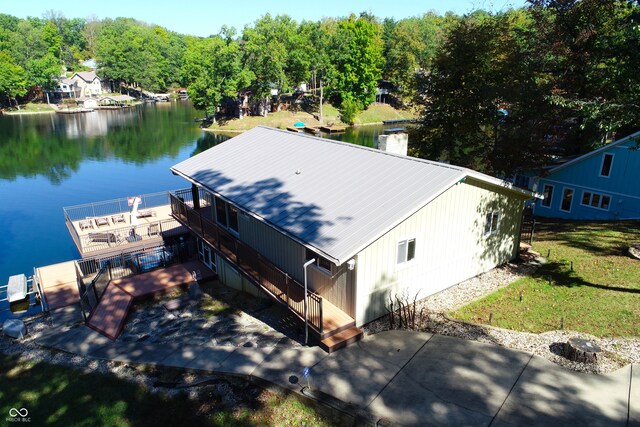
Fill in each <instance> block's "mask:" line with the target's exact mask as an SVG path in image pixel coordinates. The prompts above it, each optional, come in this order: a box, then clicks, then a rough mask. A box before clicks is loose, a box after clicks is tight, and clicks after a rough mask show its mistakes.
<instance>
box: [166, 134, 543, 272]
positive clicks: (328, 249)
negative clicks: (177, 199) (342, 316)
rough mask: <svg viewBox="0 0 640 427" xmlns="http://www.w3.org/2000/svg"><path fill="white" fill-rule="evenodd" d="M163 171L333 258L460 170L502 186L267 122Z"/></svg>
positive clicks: (363, 242)
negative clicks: (177, 176)
mask: <svg viewBox="0 0 640 427" xmlns="http://www.w3.org/2000/svg"><path fill="white" fill-rule="evenodd" d="M171 170H172V171H173V172H175V173H177V174H178V175H181V176H183V177H184V178H187V179H188V180H190V181H191V182H194V183H195V184H197V185H200V186H203V187H205V188H206V189H208V190H210V191H212V192H214V193H217V194H218V195H221V196H222V197H223V198H224V199H226V200H228V201H230V202H232V203H233V204H235V205H237V206H239V207H240V208H241V209H242V210H244V211H247V212H248V213H249V214H251V215H254V216H255V217H256V218H258V219H260V220H263V221H265V222H267V223H268V224H269V225H271V226H272V227H274V228H276V229H278V230H280V231H281V232H283V233H285V234H287V235H289V236H290V237H292V238H294V239H295V240H297V241H299V242H300V243H302V244H304V245H306V246H308V247H312V248H314V249H315V250H316V251H318V252H319V253H320V254H321V255H323V256H326V257H327V258H329V259H331V260H333V261H334V262H336V263H337V265H341V264H342V263H344V262H346V261H347V260H348V259H349V258H351V257H353V256H354V255H355V254H357V253H358V252H359V251H361V250H362V249H363V248H365V247H366V246H368V245H369V244H371V243H372V242H373V241H375V240H377V239H378V238H379V237H380V236H382V235H383V234H384V233H386V232H387V231H389V230H390V229H391V228H393V227H394V226H396V225H397V224H399V223H400V222H402V221H403V220H404V219H406V218H407V217H409V216H410V215H411V214H413V213H414V212H416V211H417V210H418V209H420V208H421V207H423V206H424V205H426V204H427V203H428V202H429V201H431V200H432V199H434V198H435V197H437V196H438V195H439V194H441V193H442V192H444V191H445V190H447V189H448V188H449V187H451V186H452V185H454V184H455V183H457V182H458V181H460V180H462V179H463V178H465V177H467V176H471V177H473V178H475V179H479V180H481V181H484V182H488V183H491V184H494V185H498V186H503V187H507V188H510V187H509V185H508V184H505V183H504V182H503V181H501V180H498V179H495V178H491V177H489V176H486V175H483V174H479V173H477V172H473V171H471V170H469V169H465V168H461V167H457V166H451V165H447V164H442V163H437V162H431V161H426V160H421V159H416V158H413V157H406V156H398V155H394V154H388V153H384V152H381V151H378V150H374V149H370V148H366V147H361V146H358V145H354V144H348V143H342V142H337V141H333V140H329V139H322V138H317V137H312V136H308V135H304V134H297V133H293V132H288V131H283V130H278V129H272V128H267V127H256V128H254V129H252V130H250V131H247V132H245V133H243V134H241V135H238V136H236V137H234V138H232V139H230V140H228V141H226V142H224V143H222V144H220V145H217V146H215V147H213V148H210V149H209V150H207V151H205V152H203V153H200V154H198V155H196V156H194V157H192V158H190V159H187V160H185V161H183V162H181V163H178V164H177V165H175V166H174V167H172V168H171ZM512 190H513V191H515V192H518V193H520V194H521V195H522V196H523V197H531V196H532V193H529V192H525V191H521V190H516V189H512Z"/></svg>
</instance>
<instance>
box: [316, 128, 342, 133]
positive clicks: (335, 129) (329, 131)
mask: <svg viewBox="0 0 640 427" xmlns="http://www.w3.org/2000/svg"><path fill="white" fill-rule="evenodd" d="M320 130H321V131H322V132H326V133H342V132H344V131H346V130H347V127H346V126H320Z"/></svg>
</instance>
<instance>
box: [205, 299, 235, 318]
mask: <svg viewBox="0 0 640 427" xmlns="http://www.w3.org/2000/svg"><path fill="white" fill-rule="evenodd" d="M200 310H202V314H203V315H204V316H205V317H206V318H207V319H208V318H210V317H213V316H224V315H229V314H233V313H234V312H235V311H236V310H235V309H234V308H233V307H231V306H230V305H229V304H227V303H225V302H223V301H220V300H217V299H214V298H207V299H202V300H201V301H200Z"/></svg>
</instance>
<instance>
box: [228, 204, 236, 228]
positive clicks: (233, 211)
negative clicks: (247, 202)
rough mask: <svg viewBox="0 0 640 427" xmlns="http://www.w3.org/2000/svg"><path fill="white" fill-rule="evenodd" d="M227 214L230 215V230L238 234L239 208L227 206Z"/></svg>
mask: <svg viewBox="0 0 640 427" xmlns="http://www.w3.org/2000/svg"><path fill="white" fill-rule="evenodd" d="M227 213H228V214H229V218H228V219H229V228H230V229H232V230H233V231H235V232H236V233H237V232H238V208H236V207H235V206H232V205H227Z"/></svg>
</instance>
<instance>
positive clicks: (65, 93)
mask: <svg viewBox="0 0 640 427" xmlns="http://www.w3.org/2000/svg"><path fill="white" fill-rule="evenodd" d="M47 95H48V96H49V102H53V101H59V100H63V99H72V98H77V97H78V96H80V87H79V86H78V85H77V84H76V82H75V81H74V80H71V79H68V78H66V77H60V78H58V86H57V87H56V89H55V90H53V91H48V92H47Z"/></svg>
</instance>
